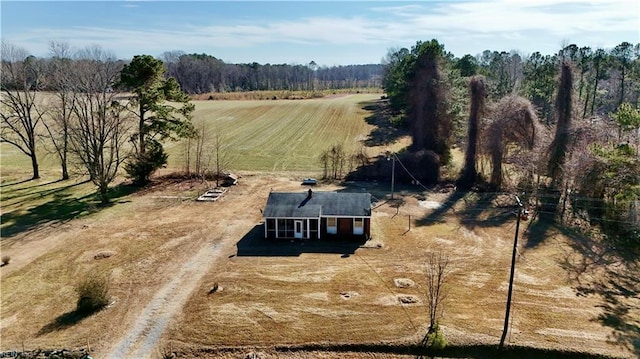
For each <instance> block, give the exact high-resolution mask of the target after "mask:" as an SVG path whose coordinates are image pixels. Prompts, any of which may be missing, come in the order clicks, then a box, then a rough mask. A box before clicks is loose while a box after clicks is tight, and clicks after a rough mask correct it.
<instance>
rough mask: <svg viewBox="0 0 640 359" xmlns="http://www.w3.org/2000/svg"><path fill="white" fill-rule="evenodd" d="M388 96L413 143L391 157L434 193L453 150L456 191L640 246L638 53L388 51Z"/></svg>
mask: <svg viewBox="0 0 640 359" xmlns="http://www.w3.org/2000/svg"><path fill="white" fill-rule="evenodd" d="M384 62H385V64H386V67H385V74H384V79H383V87H384V89H385V92H386V94H387V96H388V99H389V106H390V108H391V113H392V115H391V118H392V119H394V121H395V122H397V123H398V124H399V125H400V126H404V127H405V128H406V129H407V130H408V132H409V133H410V134H411V137H412V144H411V146H410V147H409V148H407V149H406V150H405V151H402V152H401V153H398V154H397V156H399V158H400V159H402V160H403V161H404V162H406V163H409V164H411V165H413V168H412V171H413V172H414V173H419V176H418V178H417V179H418V180H420V181H421V182H423V183H430V184H436V183H438V182H439V181H440V180H441V176H440V171H441V169H442V168H445V167H446V166H447V164H448V163H449V162H450V160H451V151H452V148H453V147H454V146H457V147H459V148H460V149H461V150H462V151H464V167H463V169H462V171H461V173H460V174H459V175H457V180H456V184H457V187H458V188H459V189H474V190H477V191H510V192H512V193H522V194H523V195H524V197H526V198H527V200H529V199H531V203H532V204H533V208H535V209H536V213H537V214H538V215H540V216H544V217H547V218H550V219H552V220H559V221H562V222H564V223H569V224H571V225H572V226H574V225H575V228H578V229H585V230H586V229H589V230H592V229H594V228H596V229H597V230H596V231H602V232H600V234H599V235H601V236H602V237H604V238H608V239H610V243H613V244H612V247H617V248H619V249H621V250H622V252H626V253H628V254H631V253H635V254H636V255H637V253H638V249H639V248H640V245H639V244H640V201H639V199H640V160H639V156H638V151H639V149H640V112H639V111H638V97H639V95H640V45H638V44H636V45H633V44H631V43H628V42H623V43H621V44H620V45H618V46H616V47H614V48H613V49H611V50H604V49H595V50H593V49H591V48H589V47H579V46H578V45H575V44H571V45H567V46H565V47H564V48H562V49H560V50H559V51H558V53H557V54H554V55H542V54H540V53H537V52H536V53H533V54H531V55H530V56H528V57H526V58H523V57H522V56H521V55H520V54H518V53H517V52H510V53H507V52H497V51H494V52H491V51H485V52H483V53H482V54H480V55H478V56H475V57H474V56H471V55H465V56H463V57H462V58H455V57H454V56H453V55H452V54H450V53H447V52H446V51H445V48H444V45H443V44H440V43H439V42H438V41H437V40H431V41H428V42H421V41H418V42H417V43H416V45H415V46H413V47H412V48H411V49H410V50H409V49H406V48H402V49H396V50H390V51H389V53H388V54H387V56H386V58H385V61H384Z"/></svg>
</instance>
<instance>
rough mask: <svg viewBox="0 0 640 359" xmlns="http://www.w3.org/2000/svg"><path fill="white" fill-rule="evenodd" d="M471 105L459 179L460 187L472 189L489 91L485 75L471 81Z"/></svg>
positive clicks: (475, 177) (475, 176)
mask: <svg viewBox="0 0 640 359" xmlns="http://www.w3.org/2000/svg"><path fill="white" fill-rule="evenodd" d="M469 93H470V96H471V106H470V108H469V127H468V129H467V150H466V151H465V155H464V168H463V169H462V174H461V175H460V178H459V179H458V187H460V188H461V189H470V188H471V187H472V186H473V185H474V184H475V182H476V179H477V177H478V172H477V170H476V154H477V146H478V131H479V128H480V120H481V119H482V116H483V114H484V109H485V98H486V96H487V91H486V88H485V83H484V76H474V77H473V78H471V81H470V83H469Z"/></svg>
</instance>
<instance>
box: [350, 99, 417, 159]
mask: <svg viewBox="0 0 640 359" xmlns="http://www.w3.org/2000/svg"><path fill="white" fill-rule="evenodd" d="M359 105H360V106H362V109H363V110H366V111H370V112H371V115H369V116H368V117H366V118H365V121H366V122H367V123H368V124H370V125H373V126H375V128H374V129H373V130H372V131H371V133H370V134H369V137H368V138H367V139H366V140H365V141H364V144H365V145H366V146H367V147H375V146H383V145H388V144H391V143H394V142H395V141H396V140H397V139H398V138H400V137H402V136H405V135H407V134H408V132H407V130H406V129H404V128H402V126H401V125H399V124H396V123H393V122H392V119H391V117H392V114H391V112H390V110H389V107H388V105H387V102H386V101H385V100H375V101H366V102H360V103H359Z"/></svg>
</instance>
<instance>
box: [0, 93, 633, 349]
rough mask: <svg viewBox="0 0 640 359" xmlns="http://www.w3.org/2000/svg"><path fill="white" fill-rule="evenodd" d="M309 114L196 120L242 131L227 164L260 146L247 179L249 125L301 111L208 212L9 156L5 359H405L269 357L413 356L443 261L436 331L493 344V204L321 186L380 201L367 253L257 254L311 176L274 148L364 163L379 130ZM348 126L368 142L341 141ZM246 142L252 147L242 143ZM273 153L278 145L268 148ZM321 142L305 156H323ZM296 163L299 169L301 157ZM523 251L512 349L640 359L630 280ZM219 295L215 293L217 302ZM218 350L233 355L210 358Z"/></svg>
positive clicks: (529, 242) (566, 236)
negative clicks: (97, 283)
mask: <svg viewBox="0 0 640 359" xmlns="http://www.w3.org/2000/svg"><path fill="white" fill-rule="evenodd" d="M362 96H367V95H362ZM309 101H310V102H311V101H317V104H314V103H311V104H307V103H305V104H304V106H303V107H304V108H306V110H304V109H302V108H297V106H302V105H301V104H297V103H296V102H295V101H291V102H288V101H283V102H282V103H280V105H281V106H285V107H286V108H287V110H286V111H282V112H280V111H281V110H279V109H277V108H275V107H274V108H271V109H269V108H262V109H261V110H260V109H258V108H259V107H260V106H261V105H266V103H265V102H247V103H238V102H235V103H236V104H240V105H239V108H238V109H237V110H234V109H233V105H232V104H230V103H226V102H218V103H215V101H214V102H207V104H206V105H205V104H201V103H198V104H197V109H198V113H197V115H196V118H197V119H208V120H211V121H214V122H216V123H219V124H221V125H224V124H225V121H226V120H225V116H229V117H232V116H233V117H234V118H233V119H228V121H229V122H230V123H231V122H232V123H235V126H234V125H231V124H228V125H226V126H229V127H228V128H227V129H228V132H229V134H230V139H231V140H232V141H237V142H233V143H235V145H234V147H235V146H238V147H241V145H242V143H243V142H242V141H241V140H240V139H242V138H246V139H250V140H247V142H246V144H245V146H246V149H245V150H246V152H244V153H243V154H242V155H241V156H240V158H247V163H249V164H248V166H249V165H251V164H250V163H251V161H250V160H248V159H249V158H250V157H251V152H252V151H257V149H258V148H259V146H256V145H254V144H253V142H260V141H261V139H262V137H261V136H258V135H255V134H253V135H252V133H253V132H252V131H253V128H252V127H251V126H250V125H249V124H250V123H253V125H255V126H260V124H259V121H258V120H257V118H261V117H260V115H259V114H260V113H261V112H263V111H264V112H266V113H271V114H272V116H269V117H262V120H264V121H265V122H269V123H270V125H269V126H265V127H263V128H262V130H261V131H262V132H265V133H268V132H269V131H270V129H271V127H277V126H279V123H278V121H275V120H274V118H280V116H281V115H282V116H284V114H286V113H296V111H301V112H300V113H299V114H298V115H296V116H293V117H292V118H297V119H299V120H300V123H298V122H295V126H298V127H299V128H298V129H296V130H291V133H289V134H288V135H286V136H285V137H288V138H289V140H288V141H285V140H282V142H280V144H279V146H272V147H269V148H268V151H267V150H266V149H265V158H266V159H265V161H267V160H270V161H272V162H271V164H270V165H267V166H266V167H264V168H263V170H264V171H262V172H260V171H242V170H240V171H238V172H239V173H240V174H241V175H242V178H240V182H239V185H238V186H235V187H232V188H231V189H230V190H229V192H227V193H226V194H225V195H224V196H223V197H222V198H221V200H219V201H217V202H213V203H199V202H195V201H193V199H194V198H196V197H197V195H198V194H199V193H202V192H204V190H205V189H207V188H208V187H209V186H210V185H211V184H210V183H203V182H199V181H181V180H175V179H172V178H168V177H164V178H163V179H162V180H160V179H158V180H157V181H156V182H155V183H154V184H153V185H152V186H150V187H149V188H146V189H144V190H141V191H137V192H134V191H133V189H131V188H128V187H127V186H121V187H118V188H117V189H116V190H115V192H114V196H115V198H114V203H113V204H112V205H111V206H108V207H100V206H99V205H98V203H97V201H96V200H95V198H94V197H93V195H92V190H93V189H92V187H91V185H90V184H88V183H86V182H82V181H81V180H80V181H75V182H74V181H73V180H72V181H67V182H57V181H56V179H57V173H56V171H55V166H54V165H46V168H45V170H44V171H43V174H44V175H43V178H42V179H41V180H38V181H26V182H23V181H22V180H24V179H25V178H28V174H29V171H28V170H27V171H25V172H21V171H22V170H21V169H20V168H19V167H20V166H19V162H20V161H19V159H13V158H14V157H12V156H9V155H8V154H7V156H5V152H4V150H5V147H2V150H3V153H2V156H3V157H2V160H3V162H2V184H1V187H0V190H1V192H0V195H1V200H2V225H1V228H2V239H1V242H0V249H1V252H2V253H1V254H2V255H3V256H5V255H7V256H10V258H11V261H10V264H9V265H6V266H3V267H1V268H0V275H1V279H0V280H1V282H0V289H1V294H0V317H1V318H2V321H1V325H0V337H1V339H2V340H1V343H0V350H22V349H23V348H24V349H27V350H29V349H37V348H62V347H65V348H75V347H90V348H91V349H92V350H93V353H92V356H93V357H96V358H121V357H129V358H145V357H146V358H159V357H160V354H161V352H163V351H165V350H168V349H167V348H170V350H172V351H178V352H181V353H188V354H186V355H188V356H200V357H212V358H213V357H225V358H244V357H245V356H246V355H247V354H248V353H250V352H256V353H262V352H264V355H262V354H261V356H259V357H261V358H272V357H273V358H275V357H281V358H292V359H293V358H304V357H319V358H328V357H340V358H373V357H377V358H392V357H394V358H399V357H406V356H401V355H394V354H377V353H374V352H369V353H354V352H351V353H339V354H335V353H331V352H325V351H311V352H305V351H302V352H292V353H284V352H278V351H274V349H273V348H274V347H276V346H291V347H294V348H295V346H299V345H311V346H310V347H313V346H312V345H317V346H322V345H329V344H333V345H336V344H345V345H350V344H351V345H360V344H363V345H367V344H368V345H371V346H376V345H402V344H406V343H415V342H417V341H418V340H419V339H420V338H421V336H422V335H423V334H424V332H425V329H426V325H427V323H428V317H427V311H426V308H425V305H424V300H425V284H424V283H425V280H424V274H423V273H424V267H423V266H424V261H425V256H426V254H428V253H431V252H436V251H442V252H444V253H446V254H448V256H449V257H450V259H451V269H452V277H451V282H450V286H449V294H448V301H447V303H446V307H445V311H444V316H443V319H442V323H441V324H442V328H443V331H444V333H445V335H446V337H447V339H448V340H449V342H450V343H451V344H459V345H475V344H497V343H498V341H499V337H500V334H501V331H502V324H503V320H504V305H505V298H506V288H507V281H508V278H509V264H510V260H511V246H512V243H513V235H514V231H515V218H514V216H513V213H512V208H511V207H505V206H504V203H508V201H506V200H505V199H504V198H502V197H500V196H495V195H492V194H483V195H477V194H460V193H456V192H448V193H441V192H438V191H434V192H427V191H421V190H419V189H418V188H415V187H414V188H409V187H405V188H403V187H401V186H398V187H397V189H398V192H397V197H398V198H399V200H396V201H388V193H387V191H388V184H386V183H385V184H380V185H378V184H375V183H346V184H339V183H321V184H320V185H319V186H318V187H317V190H345V191H362V190H366V191H369V192H371V193H372V194H373V195H374V197H375V198H376V199H377V200H378V201H377V202H376V203H375V204H374V210H373V220H372V237H373V238H372V239H371V240H370V241H368V242H366V243H336V242H318V241H306V242H302V243H301V242H289V241H280V242H278V241H276V242H270V241H265V240H263V239H262V238H261V233H262V232H261V227H260V221H261V215H260V209H262V208H264V204H265V201H266V198H267V196H268V193H269V191H270V190H272V189H273V190H275V191H298V190H305V189H306V188H303V187H302V186H300V178H301V177H302V174H306V173H308V171H317V165H316V164H314V166H316V167H309V168H307V167H304V165H302V166H299V165H296V166H291V167H289V166H288V165H287V166H285V165H284V164H278V163H279V162H278V160H279V157H278V156H285V158H288V159H289V161H291V162H292V163H298V164H304V162H305V160H306V161H309V158H311V155H310V154H307V155H306V156H308V157H305V156H301V155H298V154H297V153H295V154H291V153H289V152H286V151H285V152H278V151H280V150H281V146H288V145H287V143H289V142H291V143H294V144H295V143H296V142H295V141H293V140H292V138H295V137H296V136H297V135H299V136H303V135H302V132H301V131H302V130H301V129H302V128H306V127H312V128H314V130H313V131H314V133H315V137H318V138H319V139H323V141H324V144H325V145H327V146H330V145H331V144H333V142H332V139H333V138H332V136H341V135H342V134H343V133H350V135H349V136H351V137H349V136H346V137H345V138H352V140H351V141H353V144H354V147H357V146H360V145H361V143H359V142H357V140H358V139H365V138H367V134H368V132H367V131H370V130H371V127H372V126H370V125H369V124H366V123H364V121H363V118H364V117H366V116H367V112H366V111H365V110H363V109H361V107H362V105H358V103H361V102H363V98H358V96H352V97H344V98H336V99H327V100H309ZM278 102H279V101H273V103H274V104H276V103H278ZM269 103H271V102H269ZM209 105H210V106H211V107H207V106H209ZM274 106H275V105H274ZM287 106H291V107H287ZM308 106H312V107H313V106H317V110H316V111H317V116H316V120H315V122H323V121H329V122H331V121H333V122H331V126H329V125H323V124H322V123H315V122H314V120H312V118H313V117H311V116H310V117H309V118H306V117H305V116H304V111H308V110H309V109H310V108H311V107H308ZM333 106H335V107H337V108H338V109H336V110H335V111H337V112H336V115H335V116H336V117H335V118H333V117H331V116H328V115H326V114H325V113H324V112H331V111H332V109H333ZM358 106H359V107H358ZM341 108H342V109H341ZM347 108H351V110H347ZM354 109H356V110H357V111H359V112H360V115H358V116H359V117H356V116H354V115H347V116H352V117H351V120H347V121H345V120H342V121H341V120H340V117H339V115H338V114H345V113H351V112H349V111H353V110H354ZM208 111H210V112H208ZM243 111H244V112H243ZM342 111H344V112H342ZM225 113H226V114H227V115H224V114H225ZM240 113H246V116H241V115H239V114H240ZM356 118H360V121H362V122H363V124H361V126H362V127H357V125H356V124H354V125H349V126H346V127H343V123H344V122H355V121H356ZM255 121H258V122H255ZM287 122H288V123H289V126H294V124H293V123H292V122H291V121H290V120H288V121H287ZM236 126H237V127H239V128H244V130H245V131H246V132H247V133H245V134H244V135H243V134H242V132H241V131H240V130H237V132H234V131H235V128H236ZM245 126H247V127H245ZM350 126H353V128H352V127H350ZM335 127H338V129H336V128H335ZM358 128H359V130H358ZM288 130H289V128H288V127H287V128H283V131H285V132H284V133H287V132H286V131H288ZM358 131H361V132H358ZM294 134H297V135H294ZM265 136H267V135H265ZM269 136H271V138H272V140H273V141H278V140H280V139H279V136H278V134H277V133H276V132H274V133H272V134H269ZM315 137H313V138H312V137H305V141H306V142H308V143H309V146H315V147H316V148H322V147H323V142H322V141H321V140H319V139H318V140H317V142H314V141H316V138H315ZM312 143H313V144H312ZM297 146H298V147H296V148H297V149H298V150H299V151H300V152H301V153H307V152H305V151H306V148H305V146H304V145H302V144H297ZM294 147H295V146H294ZM173 150H177V148H174V149H173ZM310 152H311V151H310ZM5 160H7V162H5ZM5 163H6V164H11V166H7V167H5ZM256 166H259V164H256ZM298 166H299V167H298ZM261 168H262V167H261ZM272 170H275V171H274V172H271V171H272ZM291 170H297V171H300V172H296V171H291ZM529 223H531V226H530V227H529ZM409 224H411V229H410V230H409ZM520 235H521V242H520V243H521V244H520V246H519V254H518V262H517V272H516V273H517V275H516V279H515V291H514V302H513V308H512V321H511V323H510V332H509V335H508V336H507V342H508V343H509V344H511V345H520V346H532V347H536V348H551V349H562V350H571V351H580V352H588V353H594V354H601V355H609V356H615V357H621V358H633V357H637V356H638V355H639V354H640V334H639V333H640V300H639V299H638V296H639V294H640V288H638V287H639V284H638V280H637V273H638V271H637V267H635V268H634V267H633V266H632V265H630V264H628V263H620V262H616V261H612V262H609V261H604V260H598V258H596V257H597V253H596V252H595V251H596V249H597V246H596V245H595V244H594V243H590V242H589V241H587V240H586V239H585V238H581V237H580V236H578V235H576V234H572V233H569V232H567V231H562V230H561V229H558V228H554V227H547V226H546V225H545V224H544V223H542V222H524V223H523V226H522V227H521V231H520ZM600 259H602V258H600ZM96 272H102V273H107V274H108V275H109V276H110V281H111V282H110V290H111V295H112V301H111V304H110V305H109V306H108V307H107V308H106V309H104V310H103V311H101V312H98V313H97V314H94V315H92V316H89V317H81V316H78V315H77V314H76V313H75V312H74V308H75V304H76V303H75V302H76V294H75V293H74V285H75V284H76V283H77V281H78V280H79V279H81V278H83V277H86V276H87V275H89V274H90V273H96ZM214 283H218V284H219V287H220V289H219V290H218V291H217V292H216V293H212V294H209V290H210V288H211V287H212V286H213V284H214ZM401 300H405V301H407V300H409V301H411V300H412V301H414V302H415V303H407V304H402V302H401ZM220 347H224V348H231V349H233V350H229V351H227V352H222V353H221V352H217V351H216V348H220ZM234 348H235V349H234Z"/></svg>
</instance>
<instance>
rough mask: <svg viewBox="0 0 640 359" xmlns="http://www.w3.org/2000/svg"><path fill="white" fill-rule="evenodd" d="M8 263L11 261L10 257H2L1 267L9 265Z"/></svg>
mask: <svg viewBox="0 0 640 359" xmlns="http://www.w3.org/2000/svg"><path fill="white" fill-rule="evenodd" d="M9 261H11V257H9V256H2V265H3V266H6V265H7V264H9Z"/></svg>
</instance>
